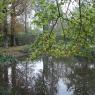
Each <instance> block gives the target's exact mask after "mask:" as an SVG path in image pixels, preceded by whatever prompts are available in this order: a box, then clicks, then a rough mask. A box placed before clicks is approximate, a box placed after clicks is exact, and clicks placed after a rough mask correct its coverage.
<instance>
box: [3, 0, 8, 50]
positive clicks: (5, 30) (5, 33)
mask: <svg viewBox="0 0 95 95" xmlns="http://www.w3.org/2000/svg"><path fill="white" fill-rule="evenodd" d="M3 4H4V5H5V4H6V1H5V0H4V2H3ZM3 13H4V14H5V16H4V21H3V46H4V47H5V48H8V24H7V7H6V6H5V8H4V11H3Z"/></svg>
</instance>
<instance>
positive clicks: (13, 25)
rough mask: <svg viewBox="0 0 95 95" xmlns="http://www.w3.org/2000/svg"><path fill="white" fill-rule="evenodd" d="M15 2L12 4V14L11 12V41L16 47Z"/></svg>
mask: <svg viewBox="0 0 95 95" xmlns="http://www.w3.org/2000/svg"><path fill="white" fill-rule="evenodd" d="M14 4H15V2H12V12H11V39H10V44H11V46H15V45H16V42H15V19H16V16H15V5H14Z"/></svg>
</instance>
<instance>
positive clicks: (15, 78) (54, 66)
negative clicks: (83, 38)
mask: <svg viewBox="0 0 95 95" xmlns="http://www.w3.org/2000/svg"><path fill="white" fill-rule="evenodd" d="M10 93H14V94H10ZM0 95H95V62H88V61H86V60H78V59H75V58H64V59H55V58H53V57H47V56H45V57H43V58H41V59H38V60H35V61H33V62H31V61H28V62H26V61H19V62H13V63H12V65H0Z"/></svg>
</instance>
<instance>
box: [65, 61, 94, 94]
mask: <svg viewBox="0 0 95 95" xmlns="http://www.w3.org/2000/svg"><path fill="white" fill-rule="evenodd" d="M70 68H71V70H72V71H71V72H70V73H69V74H68V75H67V76H66V77H67V78H68V80H69V81H70V83H69V84H67V85H68V89H69V88H70V87H72V88H73V90H74V93H73V95H94V94H95V85H94V84H95V64H91V63H90V64H89V63H88V62H87V63H86V62H80V63H78V64H77V65H76V64H75V65H73V66H71V67H70Z"/></svg>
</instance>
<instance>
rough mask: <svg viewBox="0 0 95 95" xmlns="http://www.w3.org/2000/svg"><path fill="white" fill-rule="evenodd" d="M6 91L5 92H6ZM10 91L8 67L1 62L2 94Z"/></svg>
mask: <svg viewBox="0 0 95 95" xmlns="http://www.w3.org/2000/svg"><path fill="white" fill-rule="evenodd" d="M4 91H5V92H4ZM7 92H8V68H7V65H4V64H3V65H2V64H0V95H2V94H5V93H7Z"/></svg>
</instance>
